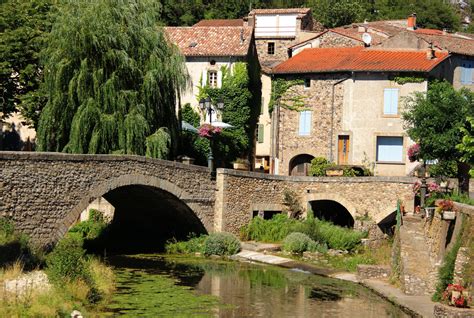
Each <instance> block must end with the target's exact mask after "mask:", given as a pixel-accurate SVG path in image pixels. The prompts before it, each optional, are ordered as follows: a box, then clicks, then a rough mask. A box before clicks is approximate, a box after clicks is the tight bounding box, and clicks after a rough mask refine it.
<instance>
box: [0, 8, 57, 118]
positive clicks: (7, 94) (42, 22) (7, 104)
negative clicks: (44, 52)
mask: <svg viewBox="0 0 474 318" xmlns="http://www.w3.org/2000/svg"><path fill="white" fill-rule="evenodd" d="M53 3H54V1H52V0H5V1H2V2H1V3H0V33H1V34H2V36H1V37H0V94H1V95H0V96H1V97H0V100H1V102H0V112H1V113H2V116H3V117H7V116H8V115H9V114H10V113H11V112H12V111H15V110H18V109H20V110H21V112H22V114H23V116H24V117H25V119H26V120H27V122H28V123H29V124H33V125H35V124H36V122H37V119H38V112H39V111H40V110H41V108H42V107H43V106H44V103H45V100H44V96H43V94H42V93H41V92H40V91H39V90H38V87H39V83H40V82H41V79H42V70H41V68H40V65H39V64H40V62H39V52H40V50H41V48H42V47H43V46H44V44H45V37H46V36H47V34H48V33H49V31H50V30H51V24H52V22H53V21H54V16H55V11H56V10H55V9H54V6H53ZM33 102H34V103H33Z"/></svg>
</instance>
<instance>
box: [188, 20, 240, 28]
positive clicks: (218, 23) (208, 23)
mask: <svg viewBox="0 0 474 318" xmlns="http://www.w3.org/2000/svg"><path fill="white" fill-rule="evenodd" d="M193 26H194V27H223V26H233V27H239V26H244V20H243V19H212V20H201V21H199V22H198V23H196V24H195V25H193Z"/></svg>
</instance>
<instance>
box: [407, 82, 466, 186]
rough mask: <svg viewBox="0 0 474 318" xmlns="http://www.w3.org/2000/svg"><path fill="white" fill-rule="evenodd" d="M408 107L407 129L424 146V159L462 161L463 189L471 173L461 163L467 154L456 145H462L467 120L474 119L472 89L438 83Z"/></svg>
mask: <svg viewBox="0 0 474 318" xmlns="http://www.w3.org/2000/svg"><path fill="white" fill-rule="evenodd" d="M405 106H406V111H405V112H404V113H403V120H404V123H405V129H406V130H407V133H408V135H409V136H410V138H411V139H413V140H414V141H416V142H417V143H418V144H419V145H420V155H421V158H423V159H424V160H435V159H437V160H439V161H455V162H458V163H459V164H458V177H459V178H460V181H461V182H460V186H465V184H464V182H465V180H464V178H465V177H466V175H465V173H466V172H467V171H466V167H465V166H462V162H461V160H460V158H461V157H462V155H463V153H462V151H461V150H460V149H459V148H457V147H456V145H458V144H460V143H461V142H462V137H463V132H462V128H464V127H465V126H466V124H467V118H468V117H472V116H474V93H472V92H471V91H469V90H468V89H461V90H459V91H456V90H455V89H454V88H453V86H452V85H451V84H450V83H448V82H446V81H443V82H439V81H435V82H433V83H430V85H429V88H428V92H427V93H421V92H418V93H415V94H414V96H412V97H410V98H408V99H407V100H406V103H405ZM467 170H468V169H467ZM464 189H465V188H464Z"/></svg>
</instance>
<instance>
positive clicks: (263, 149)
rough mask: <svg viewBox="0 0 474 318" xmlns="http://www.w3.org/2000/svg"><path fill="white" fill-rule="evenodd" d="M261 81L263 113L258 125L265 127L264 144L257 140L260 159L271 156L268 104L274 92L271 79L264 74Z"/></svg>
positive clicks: (256, 152)
mask: <svg viewBox="0 0 474 318" xmlns="http://www.w3.org/2000/svg"><path fill="white" fill-rule="evenodd" d="M260 80H261V81H262V113H261V114H260V116H259V118H258V124H259V125H263V127H264V133H263V137H264V139H263V143H259V142H258V140H257V144H256V150H255V155H256V156H258V157H264V156H270V137H271V118H270V114H269V112H268V103H269V102H270V96H271V92H272V81H271V77H270V76H269V75H267V74H264V73H262V75H261V77H260Z"/></svg>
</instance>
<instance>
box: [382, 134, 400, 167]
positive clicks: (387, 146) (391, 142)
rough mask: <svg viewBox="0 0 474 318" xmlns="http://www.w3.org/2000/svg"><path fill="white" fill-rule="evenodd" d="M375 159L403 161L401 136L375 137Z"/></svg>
mask: <svg viewBox="0 0 474 318" xmlns="http://www.w3.org/2000/svg"><path fill="white" fill-rule="evenodd" d="M377 161H379V162H384V161H385V162H403V137H377Z"/></svg>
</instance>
